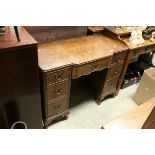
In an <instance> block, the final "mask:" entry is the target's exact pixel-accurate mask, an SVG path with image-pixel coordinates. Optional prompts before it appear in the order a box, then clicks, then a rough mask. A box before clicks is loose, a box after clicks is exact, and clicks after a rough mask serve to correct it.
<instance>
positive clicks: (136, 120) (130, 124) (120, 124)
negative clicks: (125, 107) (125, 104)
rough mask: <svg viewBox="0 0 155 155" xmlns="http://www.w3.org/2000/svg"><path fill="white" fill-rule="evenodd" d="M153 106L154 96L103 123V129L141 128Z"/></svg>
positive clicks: (154, 103) (154, 104)
mask: <svg viewBox="0 0 155 155" xmlns="http://www.w3.org/2000/svg"><path fill="white" fill-rule="evenodd" d="M154 106H155V98H152V99H151V100H149V101H147V102H145V103H143V104H142V105H140V106H138V107H136V108H135V109H133V110H131V111H129V112H127V113H125V114H124V115H122V116H120V117H118V118H116V119H115V120H113V121H110V122H109V123H107V124H105V125H103V127H104V129H141V128H142V126H143V124H144V122H145V121H146V119H147V118H148V116H149V114H150V113H151V111H152V109H153V108H154Z"/></svg>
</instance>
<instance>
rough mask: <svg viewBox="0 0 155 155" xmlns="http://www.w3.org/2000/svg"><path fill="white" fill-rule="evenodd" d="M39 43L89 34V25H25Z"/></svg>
mask: <svg viewBox="0 0 155 155" xmlns="http://www.w3.org/2000/svg"><path fill="white" fill-rule="evenodd" d="M24 28H25V29H26V30H27V31H28V32H29V33H30V34H31V35H32V36H33V37H34V38H35V39H36V40H37V42H38V43H47V42H52V41H56V40H62V39H68V38H75V37H80V36H85V35H87V26H24Z"/></svg>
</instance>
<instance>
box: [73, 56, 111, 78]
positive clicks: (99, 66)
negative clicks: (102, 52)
mask: <svg viewBox="0 0 155 155" xmlns="http://www.w3.org/2000/svg"><path fill="white" fill-rule="evenodd" d="M110 64H111V57H108V58H105V59H102V60H98V61H94V62H90V63H87V64H82V65H79V66H73V72H72V78H73V79H76V78H79V77H80V76H82V75H88V74H90V73H92V72H95V71H101V70H103V69H105V68H109V67H110Z"/></svg>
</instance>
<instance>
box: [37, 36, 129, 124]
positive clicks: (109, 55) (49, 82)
mask: <svg viewBox="0 0 155 155" xmlns="http://www.w3.org/2000/svg"><path fill="white" fill-rule="evenodd" d="M127 50H128V48H127V47H126V46H125V45H123V44H122V43H120V42H118V41H116V40H114V39H111V38H109V37H107V36H105V35H93V36H84V37H79V38H74V39H67V40H61V41H55V42H51V43H44V44H40V45H39V52H38V54H39V67H40V72H41V77H42V78H41V79H42V90H43V91H42V94H43V98H42V100H43V108H44V123H45V126H47V125H48V124H50V122H51V121H53V120H54V119H55V118H57V117H60V116H63V117H65V116H67V115H68V113H69V97H70V83H71V79H77V78H79V77H81V76H83V75H90V74H91V73H102V71H104V70H105V69H106V70H107V69H108V68H109V69H108V72H107V73H106V74H100V75H98V78H100V80H98V78H94V80H92V81H91V84H92V83H94V85H95V84H96V83H97V85H96V86H97V87H98V88H100V89H98V91H96V90H95V89H94V93H96V94H97V95H96V100H97V101H98V103H100V102H101V101H102V100H103V98H104V97H103V96H106V95H108V94H111V93H115V92H116V90H117V84H118V81H119V76H120V74H121V70H122V67H123V63H124V60H125V59H126V52H127ZM88 81H89V80H88Z"/></svg>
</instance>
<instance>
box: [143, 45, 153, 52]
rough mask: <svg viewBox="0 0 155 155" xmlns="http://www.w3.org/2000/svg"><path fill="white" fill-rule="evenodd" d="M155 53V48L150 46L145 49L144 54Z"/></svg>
mask: <svg viewBox="0 0 155 155" xmlns="http://www.w3.org/2000/svg"><path fill="white" fill-rule="evenodd" d="M152 51H155V46H149V47H145V48H144V53H149V52H152Z"/></svg>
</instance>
